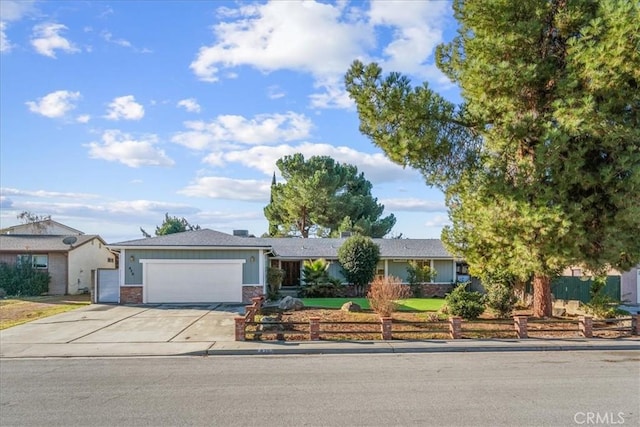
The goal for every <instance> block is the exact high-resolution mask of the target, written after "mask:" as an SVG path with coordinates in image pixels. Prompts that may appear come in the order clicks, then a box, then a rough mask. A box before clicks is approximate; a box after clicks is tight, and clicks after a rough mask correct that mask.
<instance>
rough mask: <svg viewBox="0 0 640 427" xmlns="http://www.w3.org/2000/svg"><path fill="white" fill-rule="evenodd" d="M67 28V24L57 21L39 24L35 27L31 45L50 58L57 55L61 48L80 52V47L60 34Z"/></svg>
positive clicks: (68, 51)
mask: <svg viewBox="0 0 640 427" xmlns="http://www.w3.org/2000/svg"><path fill="white" fill-rule="evenodd" d="M66 29H67V26H66V25H62V24H57V23H55V22H47V23H44V24H38V25H36V26H35V27H33V34H32V36H31V45H32V46H33V47H34V48H35V50H36V51H37V52H38V53H39V54H41V55H45V56H48V57H50V58H55V57H56V52H55V51H56V50H61V51H63V52H66V53H74V52H79V49H78V48H77V47H75V46H74V45H73V43H71V42H70V41H69V40H67V39H65V38H64V37H62V36H61V35H60V32H62V31H64V30H66Z"/></svg>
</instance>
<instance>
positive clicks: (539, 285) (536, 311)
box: [533, 274, 553, 317]
mask: <svg viewBox="0 0 640 427" xmlns="http://www.w3.org/2000/svg"><path fill="white" fill-rule="evenodd" d="M552 314H553V310H552V307H551V277H549V276H548V275H545V274H536V275H535V276H533V317H551V315H552Z"/></svg>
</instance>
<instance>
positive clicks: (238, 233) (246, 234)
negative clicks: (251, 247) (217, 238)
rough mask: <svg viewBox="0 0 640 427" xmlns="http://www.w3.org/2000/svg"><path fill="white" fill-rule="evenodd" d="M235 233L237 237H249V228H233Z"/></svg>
mask: <svg viewBox="0 0 640 427" xmlns="http://www.w3.org/2000/svg"><path fill="white" fill-rule="evenodd" d="M233 235H234V236H236V237H249V230H233Z"/></svg>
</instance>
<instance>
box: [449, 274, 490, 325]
mask: <svg viewBox="0 0 640 427" xmlns="http://www.w3.org/2000/svg"><path fill="white" fill-rule="evenodd" d="M445 301H446V302H447V312H448V313H450V314H452V315H454V316H460V317H463V318H465V319H476V318H477V317H478V316H480V315H481V314H482V313H483V312H484V296H483V295H482V294H481V293H480V292H469V291H467V284H466V283H461V284H460V285H458V286H456V287H455V288H454V289H453V290H452V291H451V292H450V293H449V295H447V296H446V297H445Z"/></svg>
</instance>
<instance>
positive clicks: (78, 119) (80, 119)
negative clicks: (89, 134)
mask: <svg viewBox="0 0 640 427" xmlns="http://www.w3.org/2000/svg"><path fill="white" fill-rule="evenodd" d="M89 120H91V116H90V115H88V114H82V115H80V116H78V117H76V122H78V123H89Z"/></svg>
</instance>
